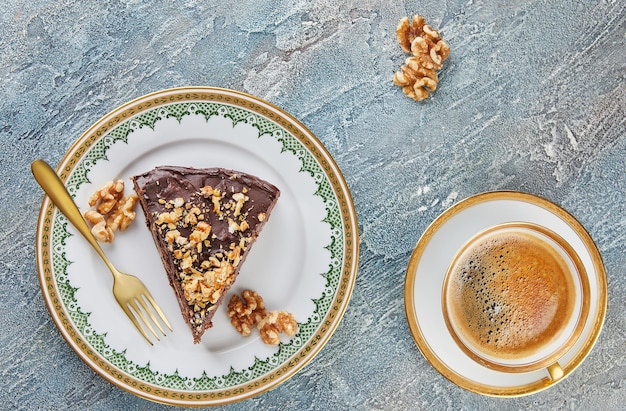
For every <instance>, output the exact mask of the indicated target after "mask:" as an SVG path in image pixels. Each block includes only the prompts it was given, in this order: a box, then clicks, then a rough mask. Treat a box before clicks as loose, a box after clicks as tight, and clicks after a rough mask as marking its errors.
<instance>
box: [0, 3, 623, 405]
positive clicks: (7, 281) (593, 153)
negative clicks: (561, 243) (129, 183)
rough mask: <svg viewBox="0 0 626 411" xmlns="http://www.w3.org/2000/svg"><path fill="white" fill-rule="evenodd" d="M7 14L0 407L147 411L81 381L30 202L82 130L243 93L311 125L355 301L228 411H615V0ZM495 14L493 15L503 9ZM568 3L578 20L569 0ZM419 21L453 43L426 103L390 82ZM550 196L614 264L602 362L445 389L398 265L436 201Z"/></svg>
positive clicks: (600, 346)
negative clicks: (164, 95) (44, 173)
mask: <svg viewBox="0 0 626 411" xmlns="http://www.w3.org/2000/svg"><path fill="white" fill-rule="evenodd" d="M388 3H389V2H384V1H373V0H364V1H359V2H330V1H311V2H305V1H274V0H271V1H270V0H259V1H256V2H250V3H249V4H248V5H246V4H241V2H237V1H222V2H219V3H218V4H213V5H211V4H208V3H205V2H201V1H176V2H174V1H171V2H159V3H158V4H152V3H150V2H144V1H131V0H129V1H111V2H101V1H95V0H87V1H73V0H69V1H63V2H49V1H43V0H35V1H16V0H9V1H7V2H5V3H4V4H3V5H2V10H1V11H0V22H1V24H0V76H1V78H2V80H1V81H0V95H1V96H2V98H1V99H0V157H1V159H2V162H1V163H0V198H1V199H2V200H1V201H0V239H1V241H2V247H0V404H1V405H0V408H2V409H16V408H17V409H29V410H33V409H50V410H52V409H55V410H56V409H67V410H73V409H91V410H112V409H124V410H148V409H150V410H157V409H166V408H168V407H167V406H162V405H158V404H153V403H150V402H148V401H145V400H143V399H140V398H137V397H134V396H133V395H131V394H128V393H126V392H124V391H122V390H120V389H118V388H116V387H114V386H113V385H111V384H109V383H108V382H106V381H105V380H104V379H103V378H101V377H100V376H98V375H97V374H96V373H95V372H93V371H92V370H91V369H90V368H89V367H88V366H86V365H85V364H84V363H83V362H82V361H81V360H80V359H79V358H78V357H77V356H76V355H75V354H74V352H73V351H72V350H71V348H69V346H68V345H67V344H66V343H65V341H64V340H63V338H62V337H61V336H60V334H59V332H58V331H57V329H56V327H55V326H54V324H53V322H52V320H51V319H50V316H49V314H48V311H47V309H46V307H45V305H44V302H43V300H42V297H41V292H40V290H39V284H38V280H37V273H36V267H35V258H34V237H35V226H36V221H37V214H38V211H39V206H40V204H41V199H42V196H43V195H42V192H41V190H40V189H39V188H38V187H37V185H36V183H35V182H34V180H33V179H32V178H31V176H30V170H29V166H30V162H31V161H32V160H33V159H35V158H40V157H42V158H45V159H46V160H48V161H49V162H50V163H52V164H57V163H58V162H59V160H60V159H61V158H62V156H63V155H64V154H65V152H66V150H67V149H68V147H69V146H70V145H71V144H72V143H73V141H74V140H76V139H77V138H78V137H79V136H80V135H81V134H82V133H83V132H84V131H85V130H86V129H87V128H88V127H89V126H90V125H91V124H92V123H93V122H95V121H96V120H97V119H99V118H100V117H101V116H103V115H104V114H106V113H107V112H109V111H111V110H113V109H114V108H116V107H117V106H119V105H121V104H123V103H125V102H126V101H128V100H131V99H134V98H136V97H139V96H141V95H143V94H146V93H149V92H152V91H156V90H159V89H163V88H170V87H176V86H187V85H208V86H219V87H226V88H232V89H236V90H240V91H245V92H248V93H251V94H254V95H256V96H258V97H261V98H263V99H266V100H268V101H270V102H272V103H274V104H276V105H278V106H280V107H282V108H283V109H285V110H286V111H288V112H290V113H291V114H293V115H294V116H296V117H297V118H298V119H300V120H301V121H302V122H303V123H304V124H305V125H306V126H307V127H309V128H310V129H311V130H312V131H313V132H314V133H315V134H316V135H317V136H318V137H319V138H320V140H322V142H323V143H324V144H325V145H326V147H327V148H328V150H329V151H330V152H331V154H332V155H333V156H334V158H335V159H336V161H337V163H338V164H339V166H340V167H341V169H342V170H343V173H344V175H345V177H346V180H347V181H348V184H349V186H350V188H351V190H352V193H353V196H354V201H355V205H356V209H357V213H358V217H359V223H360V230H361V234H362V239H361V240H362V241H361V259H360V265H359V275H358V277H357V283H356V287H355V290H354V293H353V296H352V300H351V303H350V305H349V307H348V310H347V312H346V314H345V317H344V320H343V322H342V323H341V324H340V326H339V327H338V329H337V331H336V333H335V335H334V336H333V338H332V339H331V340H330V342H329V343H328V344H327V345H326V347H325V348H324V349H323V350H322V352H321V353H320V354H319V355H318V356H317V357H316V358H315V359H314V360H313V361H312V362H311V363H310V364H309V365H307V366H306V367H305V368H304V369H303V370H302V371H301V372H300V373H298V374H297V375H296V376H294V377H293V378H291V379H290V380H289V381H287V382H286V383H284V384H283V385H281V386H279V387H278V388H276V389H274V390H272V391H270V392H267V393H265V394H262V395H260V396H258V397H256V398H253V399H250V400H246V401H243V402H240V403H237V404H233V405H231V406H228V407H225V408H228V409H233V410H236V409H250V408H253V407H258V408H260V409H320V410H326V409H362V410H370V409H373V410H376V409H385V410H396V409H429V410H430V409H502V408H514V409H546V408H548V409H563V408H564V409H585V410H586V409H624V404H626V354H625V348H626V331H625V330H626V314H625V308H626V307H625V306H624V304H625V301H626V277H625V274H624V267H625V266H626V253H625V249H626V245H625V244H626V123H625V117H626V79H625V76H626V38H625V33H626V5H625V4H624V2H623V1H604V2H600V1H592V2H585V3H584V4H583V3H582V2H580V3H574V2H566V3H563V2H552V1H548V0H535V1H514V2H509V3H510V4H499V2H482V1H472V0H470V1H455V0H452V1H448V2H445V3H442V2H437V1H427V2H415V1H405V2H396V3H395V4H388ZM500 3H501V2H500ZM572 3H574V4H572ZM418 13H419V14H422V15H424V16H425V17H426V20H427V21H428V22H429V23H430V24H431V25H433V26H434V27H437V28H439V30H440V32H441V33H442V35H443V37H444V38H445V39H446V40H447V42H448V43H449V45H450V47H451V50H452V51H451V55H450V58H449V59H448V60H447V61H446V63H445V65H444V69H443V70H442V71H441V72H440V83H439V89H438V90H437V92H436V93H435V94H434V96H433V97H432V98H431V99H429V100H427V101H425V102H422V103H417V102H415V101H412V100H409V99H408V98H406V97H405V96H404V95H403V94H402V93H401V91H400V90H399V89H398V88H397V87H396V86H394V85H393V84H392V82H391V78H392V76H393V73H394V71H395V70H397V69H398V67H399V66H400V65H401V64H402V62H403V60H404V57H405V56H404V54H403V52H402V50H401V49H400V47H399V46H398V45H397V43H396V40H395V27H396V24H397V22H398V20H399V19H400V18H401V17H403V16H407V15H412V14H418ZM497 189H514V190H522V191H527V192H531V193H534V194H538V195H541V196H543V197H546V198H548V199H550V200H552V201H554V202H556V203H557V204H560V205H562V206H563V207H564V208H566V209H567V210H568V211H570V212H571V213H572V214H573V215H574V216H575V217H577V218H578V219H579V220H580V221H581V223H582V224H583V225H584V226H585V227H586V228H587V230H588V231H589V232H590V234H591V236H592V237H593V238H594V240H595V241H596V243H597V245H598V247H599V249H600V252H601V254H602V257H603V258H604V262H605V265H606V269H607V275H608V282H609V306H608V312H607V317H606V322H605V326H604V329H603V332H602V334H601V335H600V338H599V341H598V343H597V345H596V347H595V348H594V349H593V351H592V352H591V354H590V356H589V357H588V358H587V359H586V360H585V361H584V362H583V364H582V365H581V366H580V367H579V368H578V369H577V370H576V371H575V372H574V373H573V374H572V375H571V376H570V377H568V378H567V379H566V380H565V381H563V382H561V383H559V384H557V385H556V386H555V387H553V388H551V389H549V390H547V391H543V392H540V393H538V394H535V395H532V396H529V397H523V398H515V399H494V398H488V397H484V396H480V395H477V394H472V393H470V392H468V391H465V390H463V389H461V388H459V387H457V386H455V385H453V384H452V383H450V382H448V381H447V380H446V379H444V378H443V377H442V376H441V375H439V373H438V372H437V371H435V370H434V369H433V368H432V367H431V366H430V365H429V364H428V363H427V362H426V360H425V359H424V358H423V357H422V356H421V355H420V353H419V351H418V350H417V348H416V346H415V344H414V342H413V339H412V337H411V335H410V333H409V330H408V326H407V322H406V318H405V314H404V302H403V281H404V275H405V270H406V265H407V263H408V260H409V256H410V253H411V251H412V248H413V246H414V245H415V243H416V241H417V239H418V238H419V236H420V235H421V233H422V232H423V231H424V229H425V228H426V227H427V226H428V224H430V222H431V221H432V220H433V219H434V218H435V217H436V216H437V215H438V214H439V213H441V212H442V211H443V210H444V209H445V208H446V207H448V206H450V205H452V204H454V203H455V202H457V201H459V200H461V199H463V198H465V197H467V196H470V195H472V194H476V193H479V192H483V191H489V190H497Z"/></svg>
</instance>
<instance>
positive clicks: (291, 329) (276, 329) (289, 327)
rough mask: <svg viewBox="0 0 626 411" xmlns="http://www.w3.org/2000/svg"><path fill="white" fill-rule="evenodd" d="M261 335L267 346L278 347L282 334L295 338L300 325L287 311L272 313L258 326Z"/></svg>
mask: <svg viewBox="0 0 626 411" xmlns="http://www.w3.org/2000/svg"><path fill="white" fill-rule="evenodd" d="M258 327H259V334H260V335H261V339H262V340H263V342H264V343H265V344H272V345H276V344H278V343H279V342H280V336H279V334H280V333H285V334H287V335H288V336H290V337H291V336H293V335H295V334H296V331H297V330H298V323H297V322H296V320H295V319H294V318H293V315H292V314H291V313H288V312H286V311H272V312H270V313H268V314H267V315H266V316H265V317H263V319H261V321H259V324H258Z"/></svg>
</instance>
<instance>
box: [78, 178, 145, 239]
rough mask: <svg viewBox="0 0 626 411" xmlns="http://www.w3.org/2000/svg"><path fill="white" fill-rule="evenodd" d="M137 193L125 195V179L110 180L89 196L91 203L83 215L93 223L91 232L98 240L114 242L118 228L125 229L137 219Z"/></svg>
mask: <svg viewBox="0 0 626 411" xmlns="http://www.w3.org/2000/svg"><path fill="white" fill-rule="evenodd" d="M136 203H137V195H135V194H131V195H129V196H127V197H124V181H123V180H117V181H109V182H108V183H106V184H105V185H104V186H103V187H102V188H100V189H98V190H97V191H96V192H95V193H93V194H92V195H91V197H89V205H90V206H91V207H95V210H94V209H93V208H92V209H90V210H87V211H86V212H85V213H84V214H83V216H84V217H85V220H87V221H88V222H90V223H91V224H92V228H91V232H92V234H93V235H94V237H96V240H98V241H100V242H104V243H111V242H113V240H114V238H115V235H114V232H115V231H117V230H120V231H124V230H126V228H128V226H129V225H130V223H131V222H133V220H134V219H135V216H136V213H135V211H134V208H135V204H136Z"/></svg>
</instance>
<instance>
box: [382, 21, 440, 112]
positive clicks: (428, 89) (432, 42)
mask: <svg viewBox="0 0 626 411" xmlns="http://www.w3.org/2000/svg"><path fill="white" fill-rule="evenodd" d="M396 37H397V39H398V43H400V47H402V50H404V51H405V52H406V53H411V57H409V58H407V59H406V61H405V64H404V65H403V66H402V67H401V68H400V70H399V71H397V72H396V73H395V75H394V77H393V82H394V83H395V84H396V85H397V86H399V87H402V91H403V92H404V94H406V95H407V96H408V97H411V98H412V99H414V100H417V101H421V100H424V99H425V98H427V97H428V96H429V95H430V93H432V92H434V91H435V90H436V89H437V84H438V82H439V78H438V76H437V73H436V71H435V70H439V69H440V68H441V67H442V66H443V62H444V61H445V60H446V59H447V58H448V56H449V55H450V47H449V46H448V45H447V44H446V42H445V41H443V39H442V38H441V36H440V35H439V32H438V31H437V30H435V29H433V28H432V27H431V26H429V25H428V24H426V21H425V20H424V18H423V17H422V16H418V15H416V16H413V19H412V20H409V19H408V18H407V17H404V18H402V19H401V20H400V22H399V24H398V27H397V28H396Z"/></svg>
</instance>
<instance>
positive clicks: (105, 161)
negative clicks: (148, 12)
mask: <svg viewBox="0 0 626 411" xmlns="http://www.w3.org/2000/svg"><path fill="white" fill-rule="evenodd" d="M158 165H180V166H191V167H224V168H230V169H234V170H239V171H242V172H246V173H250V174H253V175H256V176H258V177H260V178H262V179H265V180H267V181H269V182H271V183H273V184H274V185H276V186H277V187H278V188H279V189H280V190H281V196H280V199H279V200H278V203H277V205H276V207H275V208H274V210H273V212H272V215H271V217H270V219H269V221H268V222H267V224H266V225H265V228H264V230H263V231H262V232H261V234H260V236H259V238H258V240H257V242H256V243H255V244H254V246H253V247H252V249H251V251H250V254H249V256H248V259H247V260H246V262H245V264H244V265H243V266H242V269H241V272H240V275H239V277H238V279H237V282H236V283H235V285H234V287H233V288H232V289H231V292H241V291H243V290H244V289H247V288H250V289H253V290H255V291H257V292H258V293H259V294H260V295H261V296H262V297H263V298H264V300H265V303H266V306H267V309H268V310H286V311H289V312H291V313H293V315H294V317H295V318H296V320H297V321H298V324H299V329H298V333H297V334H296V335H295V336H294V337H292V338H289V337H287V338H284V339H283V340H282V342H281V344H280V345H278V346H270V345H266V344H264V343H263V342H262V341H261V340H260V338H259V336H258V332H257V333H256V334H255V333H253V334H252V335H251V336H250V337H242V336H241V335H239V334H238V333H237V331H236V330H235V329H234V328H233V327H232V325H231V324H230V322H229V320H228V318H227V316H226V313H225V310H224V307H222V309H220V310H219V311H218V312H217V313H216V315H215V317H214V320H213V322H214V327H213V328H211V329H210V330H208V331H207V332H206V333H205V335H204V337H203V339H202V342H201V343H200V344H193V338H192V336H191V332H190V330H189V327H188V326H187V325H186V324H185V323H184V321H183V319H182V316H181V314H180V311H179V307H178V305H177V302H176V300H175V296H174V293H173V291H172V290H171V288H170V286H169V284H168V281H167V277H166V275H165V271H164V269H163V266H162V264H161V261H160V258H159V256H158V253H157V251H156V248H155V246H154V243H153V241H152V238H151V236H150V233H149V232H148V229H147V228H146V225H145V219H144V217H143V214H142V212H141V210H140V208H139V207H137V219H136V221H135V222H134V223H133V224H132V225H131V226H130V227H129V228H128V229H127V230H126V231H124V232H120V233H117V235H116V238H115V241H114V242H113V243H112V244H105V245H104V246H103V249H104V251H105V253H106V254H107V255H108V256H109V257H110V259H111V260H112V262H113V264H114V265H115V266H117V268H119V269H120V270H121V271H124V272H128V273H130V274H134V275H136V276H138V277H139V278H140V279H141V280H142V281H143V282H144V283H145V284H146V285H147V287H148V289H149V290H150V291H151V292H152V295H153V296H154V297H155V299H156V300H157V302H158V303H159V304H160V305H161V308H163V309H164V311H165V314H166V316H167V317H168V319H169V320H170V322H171V323H172V326H173V328H174V331H173V332H169V333H168V335H167V336H166V337H164V338H162V339H161V341H160V342H157V343H156V344H155V345H154V346H150V345H148V344H147V343H146V341H145V340H144V339H143V337H142V336H141V335H140V334H139V333H138V332H137V330H136V329H135V328H134V327H133V325H132V324H131V323H130V321H129V320H128V318H127V317H126V316H125V315H124V313H123V312H122V310H121V309H120V307H119V306H118V305H117V302H116V301H115V299H114V297H113V294H112V292H111V289H112V277H111V275H110V273H109V272H108V270H107V268H106V266H105V265H104V264H103V263H102V262H101V261H100V260H99V259H98V257H97V255H96V254H95V253H94V252H93V251H92V250H91V248H90V247H89V245H88V244H87V243H86V242H85V241H84V239H83V238H82V237H81V236H80V235H78V233H77V232H76V230H75V229H74V227H72V226H71V224H69V223H68V222H67V220H66V219H65V217H64V216H63V215H61V214H60V213H59V212H58V211H57V210H56V208H55V207H54V206H53V205H52V204H51V202H50V201H49V199H48V198H47V197H46V198H44V201H43V204H42V207H41V212H40V216H39V223H38V229H37V243H36V246H37V265H38V271H39V278H40V283H41V290H42V293H43V296H44V299H45V301H46V304H47V305H48V308H49V310H50V313H51V315H52V318H53V319H54V321H55V323H56V324H57V326H58V328H59V330H60V331H61V333H62V335H63V337H64V338H65V339H66V340H67V342H68V344H69V345H70V346H71V347H72V348H73V349H74V350H75V351H76V353H77V354H78V355H79V357H80V358H81V359H82V360H83V361H85V362H86V363H87V364H88V365H89V366H90V367H92V368H93V369H94V370H95V371H96V372H97V373H99V374H100V375H101V376H102V377H104V378H105V379H107V380H108V381H110V382H111V383H113V384H115V385H117V386H118V387H120V388H122V389H124V390H127V391H129V392H131V393H133V394H136V395H138V396H141V397H143V398H146V399H149V400H152V401H157V402H162V403H167V404H172V405H189V406H204V405H217V404H224V403H230V402H234V401H238V400H241V399H244V398H248V397H251V396H254V395H257V394H259V393H262V392H264V391H267V390H269V389H271V388H273V387H275V386H277V385H278V384H280V383H282V382H284V381H285V380H286V379H288V378H289V377H291V376H293V375H294V374H295V373H296V372H297V371H298V370H300V369H301V368H302V367H303V366H304V365H305V364H306V363H307V362H308V361H310V360H311V359H312V358H313V357H314V356H315V355H316V354H317V353H318V352H319V351H320V349H321V348H322V347H323V346H324V344H325V343H326V342H327V341H328V340H329V338H330V337H331V335H332V333H333V331H334V330H335V328H336V327H337V325H338V323H339V321H340V320H341V317H342V315H343V313H344V311H345V309H346V306H347V304H348V301H349V299H350V295H351V292H352V288H353V286H354V282H355V277H356V271H357V260H358V231H357V230H358V229H357V221H356V213H355V210H354V206H353V204H352V200H351V196H350V192H349V190H348V187H347V185H346V183H345V180H344V179H343V176H342V175H341V171H340V170H339V168H338V167H337V165H336V163H335V162H334V160H333V159H332V157H331V155H330V154H329V153H328V151H327V150H326V149H325V148H324V147H323V145H322V144H321V142H320V141H319V140H318V139H317V138H316V137H315V136H314V135H313V134H312V133H311V132H310V131H309V130H307V129H306V127H305V126H303V125H302V124H301V123H300V122H298V121H297V120H296V119H295V118H293V117H292V116H290V115H289V114H287V113H285V112H284V111H282V110H280V109H279V108H277V107H275V106H273V105H272V104H270V103H267V102H264V101H262V100H259V99H257V98H255V97H252V96H250V95H247V94H243V93H240V92H235V91H231V90H225V89H218V88H208V87H193V88H180V89H170V90H163V91H160V92H157V93H153V94H150V95H146V96H144V97H141V98H139V99H137V100H134V101H131V102H129V103H127V104H125V105H123V106H121V107H119V108H117V109H116V110H114V111H113V112H111V113H109V114H107V115H106V116H105V117H103V118H102V119H101V120H99V121H98V122H97V123H95V124H94V125H93V126H92V127H91V128H89V129H88V130H87V131H86V132H85V133H84V134H83V135H82V136H81V137H80V138H79V139H78V140H77V141H76V143H75V144H74V145H73V146H72V147H71V148H70V149H69V151H68V152H67V154H66V155H65V157H64V158H63V160H62V161H61V163H60V164H59V166H58V168H57V173H58V174H59V176H60V177H61V179H62V181H64V183H65V185H66V187H67V188H68V191H69V192H70V194H71V195H72V196H73V197H74V200H75V201H76V203H77V204H78V205H79V208H81V210H82V211H84V210H86V209H88V208H89V207H88V198H89V196H90V195H91V194H92V193H93V192H94V191H95V190H96V189H98V188H99V187H101V186H102V185H104V184H105V183H106V182H107V181H109V180H113V179H123V180H124V181H125V182H126V193H127V194H130V193H131V192H132V184H131V182H130V181H129V178H130V177H131V176H133V175H136V174H140V173H143V172H145V171H148V170H150V169H152V168H153V167H155V166H158ZM228 299H229V296H227V297H226V301H228Z"/></svg>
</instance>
